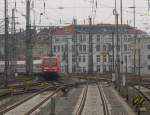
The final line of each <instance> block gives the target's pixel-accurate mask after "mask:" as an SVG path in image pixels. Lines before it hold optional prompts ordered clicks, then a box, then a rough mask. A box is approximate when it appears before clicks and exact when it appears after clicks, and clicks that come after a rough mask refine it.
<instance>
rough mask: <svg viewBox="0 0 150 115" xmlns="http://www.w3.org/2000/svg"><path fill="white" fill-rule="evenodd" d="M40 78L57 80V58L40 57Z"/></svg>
mask: <svg viewBox="0 0 150 115" xmlns="http://www.w3.org/2000/svg"><path fill="white" fill-rule="evenodd" d="M41 70H42V76H43V77H44V78H45V79H46V80H49V79H58V78H59V75H60V72H61V69H60V60H59V59H58V57H49V56H46V57H42V67H41Z"/></svg>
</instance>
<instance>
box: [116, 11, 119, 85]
mask: <svg viewBox="0 0 150 115" xmlns="http://www.w3.org/2000/svg"><path fill="white" fill-rule="evenodd" d="M116 22H117V24H116V34H117V39H116V62H117V63H116V64H117V69H116V70H117V86H118V88H119V87H120V60H119V35H118V14H117V13H116Z"/></svg>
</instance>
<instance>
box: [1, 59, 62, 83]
mask: <svg viewBox="0 0 150 115" xmlns="http://www.w3.org/2000/svg"><path fill="white" fill-rule="evenodd" d="M60 64H61V63H60V60H59V58H58V57H55V56H43V57H39V58H38V59H33V74H34V75H36V76H41V77H44V79H46V80H51V79H55V80H57V79H59V77H60V72H61V69H60ZM4 67H5V62H4V61H0V73H3V72H4ZM16 73H18V74H25V73H26V62H25V60H20V61H16Z"/></svg>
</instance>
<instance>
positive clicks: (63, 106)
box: [56, 87, 82, 115]
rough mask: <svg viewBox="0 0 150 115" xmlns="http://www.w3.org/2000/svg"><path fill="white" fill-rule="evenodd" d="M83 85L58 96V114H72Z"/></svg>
mask: <svg viewBox="0 0 150 115" xmlns="http://www.w3.org/2000/svg"><path fill="white" fill-rule="evenodd" d="M81 91H82V87H79V88H73V89H71V90H70V91H69V93H68V94H67V95H64V96H63V97H58V98H56V115H72V112H73V110H74V108H75V105H76V103H77V102H78V98H79V96H80V93H81Z"/></svg>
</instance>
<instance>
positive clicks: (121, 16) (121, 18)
mask: <svg viewBox="0 0 150 115" xmlns="http://www.w3.org/2000/svg"><path fill="white" fill-rule="evenodd" d="M120 22H121V27H120V29H121V32H120V35H121V38H120V39H121V40H120V42H121V45H120V46H121V52H120V53H121V72H123V70H124V69H123V41H122V33H123V32H122V29H123V28H122V23H123V14H122V0H120Z"/></svg>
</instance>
